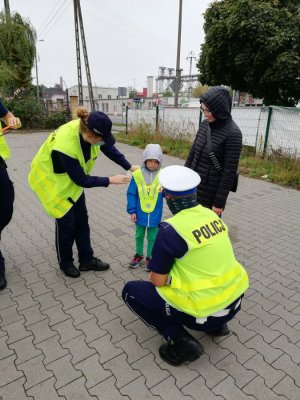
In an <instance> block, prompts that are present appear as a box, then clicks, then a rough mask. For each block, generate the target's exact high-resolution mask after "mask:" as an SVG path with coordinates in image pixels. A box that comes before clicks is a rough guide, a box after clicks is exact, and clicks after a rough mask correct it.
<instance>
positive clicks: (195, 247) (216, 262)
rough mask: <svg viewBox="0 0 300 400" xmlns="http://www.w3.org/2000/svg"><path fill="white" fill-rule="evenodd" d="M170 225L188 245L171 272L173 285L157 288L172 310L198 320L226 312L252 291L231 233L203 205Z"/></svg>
mask: <svg viewBox="0 0 300 400" xmlns="http://www.w3.org/2000/svg"><path fill="white" fill-rule="evenodd" d="M166 222H168V223H169V224H170V225H171V226H172V227H173V228H174V229H175V230H176V231H177V233H178V234H179V235H180V236H181V237H182V238H183V239H184V240H185V242H186V243H187V245H188V252H187V253H186V254H185V255H184V256H183V257H182V258H180V259H175V263H174V265H173V267H172V269H171V271H170V274H169V275H170V279H171V282H170V285H166V286H162V287H157V288H156V290H157V291H158V293H159V295H160V296H161V297H162V298H163V299H164V300H165V301H166V302H167V303H168V304H170V305H171V306H172V307H174V308H176V309H177V310H180V311H183V312H185V313H186V314H189V315H192V316H194V317H196V318H204V317H208V316H209V315H211V314H213V313H215V312H216V311H220V310H223V309H224V308H226V307H227V306H228V305H230V304H231V303H232V302H233V301H235V300H236V299H238V298H239V297H240V296H241V295H242V294H243V293H244V292H245V291H246V290H247V288H248V287H249V282H248V276H247V273H246V271H245V269H244V268H243V267H242V266H241V264H240V263H239V262H238V261H237V260H236V259H235V256H234V253H233V249H232V245H231V242H230V239H229V236H228V229H227V226H226V225H225V224H224V222H223V221H222V220H221V219H220V218H219V217H218V216H217V215H216V214H215V213H214V212H213V211H211V210H209V209H207V208H205V207H202V206H200V205H198V206H196V207H193V208H189V209H186V210H182V211H180V212H179V213H178V214H176V215H175V216H174V217H172V218H170V219H168V220H167V221H166Z"/></svg>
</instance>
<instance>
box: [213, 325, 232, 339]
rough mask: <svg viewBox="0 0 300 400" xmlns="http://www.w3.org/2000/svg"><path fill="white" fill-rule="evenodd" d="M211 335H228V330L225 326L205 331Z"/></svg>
mask: <svg viewBox="0 0 300 400" xmlns="http://www.w3.org/2000/svg"><path fill="white" fill-rule="evenodd" d="M207 333H208V334H209V335H211V336H216V337H221V336H228V335H230V330H229V329H228V327H227V325H226V327H221V328H220V329H216V330H214V331H210V332H207Z"/></svg>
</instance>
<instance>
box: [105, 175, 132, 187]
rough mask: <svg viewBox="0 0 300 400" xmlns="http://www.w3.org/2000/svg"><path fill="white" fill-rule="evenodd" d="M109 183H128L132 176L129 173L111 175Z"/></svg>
mask: <svg viewBox="0 0 300 400" xmlns="http://www.w3.org/2000/svg"><path fill="white" fill-rule="evenodd" d="M108 179H109V183H110V184H111V183H112V184H115V185H122V184H123V183H128V182H129V181H130V176H128V175H114V176H109V177H108Z"/></svg>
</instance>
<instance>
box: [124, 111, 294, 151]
mask: <svg viewBox="0 0 300 400" xmlns="http://www.w3.org/2000/svg"><path fill="white" fill-rule="evenodd" d="M232 118H233V120H234V121H235V122H236V124H237V125H238V126H239V128H240V129H241V131H242V134H243V144H244V145H247V146H251V147H254V148H255V149H256V152H259V153H262V154H263V155H266V154H270V153H274V152H281V153H282V154H286V155H290V156H292V157H299V156H300V108H297V107H275V106H270V107H261V108H259V107H234V108H233V109H232ZM202 119H203V115H202V113H201V111H200V110H199V108H193V109H186V108H178V109H175V108H162V107H159V106H158V107H156V108H155V109H153V110H128V109H126V124H127V126H126V130H127V131H128V126H129V125H132V126H135V125H136V124H137V123H138V124H140V123H143V122H144V123H148V124H150V125H151V126H152V127H153V129H155V130H159V131H160V132H161V133H162V134H166V135H169V136H177V135H186V136H187V137H188V138H189V139H193V138H194V136H195V134H196V132H197V130H198V126H199V123H200V122H201V121H202Z"/></svg>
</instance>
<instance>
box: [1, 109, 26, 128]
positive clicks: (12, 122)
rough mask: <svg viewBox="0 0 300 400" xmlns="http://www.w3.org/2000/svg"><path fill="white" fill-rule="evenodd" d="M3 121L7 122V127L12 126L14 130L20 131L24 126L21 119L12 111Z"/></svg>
mask: <svg viewBox="0 0 300 400" xmlns="http://www.w3.org/2000/svg"><path fill="white" fill-rule="evenodd" d="M1 119H2V121H4V122H5V124H6V125H7V126H10V127H11V128H12V129H19V128H21V126H22V123H21V120H20V118H17V117H15V116H14V114H13V113H12V112H11V111H8V113H7V114H6V115H5V117H3V118H1Z"/></svg>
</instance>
